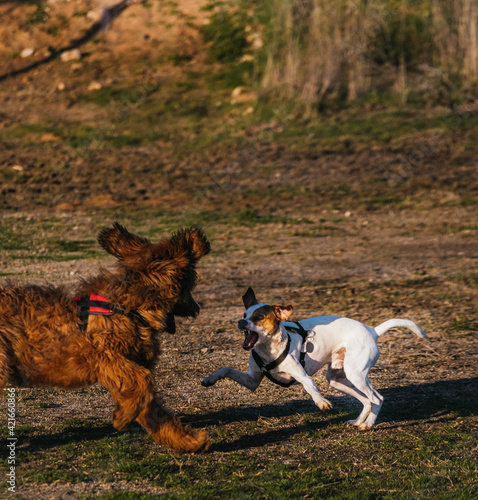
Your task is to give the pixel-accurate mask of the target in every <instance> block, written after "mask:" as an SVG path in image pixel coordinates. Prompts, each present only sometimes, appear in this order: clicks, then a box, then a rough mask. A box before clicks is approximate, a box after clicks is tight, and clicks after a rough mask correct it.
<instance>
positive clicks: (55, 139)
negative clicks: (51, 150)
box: [40, 132, 61, 142]
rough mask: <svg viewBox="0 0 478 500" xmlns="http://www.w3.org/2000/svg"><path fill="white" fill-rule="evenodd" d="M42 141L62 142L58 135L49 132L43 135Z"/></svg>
mask: <svg viewBox="0 0 478 500" xmlns="http://www.w3.org/2000/svg"><path fill="white" fill-rule="evenodd" d="M40 141H41V142H60V141H61V139H60V138H59V137H58V136H57V135H55V134H52V133H50V132H48V133H46V134H42V136H41V137H40Z"/></svg>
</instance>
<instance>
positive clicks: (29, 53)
mask: <svg viewBox="0 0 478 500" xmlns="http://www.w3.org/2000/svg"><path fill="white" fill-rule="evenodd" d="M34 52H35V49H31V48H29V49H23V50H22V51H21V52H20V57H30V56H32V55H33V54H34Z"/></svg>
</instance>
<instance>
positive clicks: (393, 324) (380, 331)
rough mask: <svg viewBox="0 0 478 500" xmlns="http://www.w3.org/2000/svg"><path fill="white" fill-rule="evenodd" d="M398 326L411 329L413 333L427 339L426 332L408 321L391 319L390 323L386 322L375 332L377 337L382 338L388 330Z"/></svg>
mask: <svg viewBox="0 0 478 500" xmlns="http://www.w3.org/2000/svg"><path fill="white" fill-rule="evenodd" d="M397 326H398V327H400V326H404V327H406V328H409V329H410V330H411V331H412V332H413V333H415V334H416V335H418V336H419V337H422V338H423V337H426V334H425V332H424V331H423V330H422V329H421V328H420V327H419V326H418V325H417V324H416V323H414V322H413V321H410V320H408V319H389V320H388V321H385V323H382V324H381V325H378V326H376V327H375V328H374V330H375V333H376V334H377V336H379V337H380V335H382V334H383V333H385V332H386V331H387V330H390V328H395V327H397Z"/></svg>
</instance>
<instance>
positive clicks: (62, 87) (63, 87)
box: [56, 82, 65, 92]
mask: <svg viewBox="0 0 478 500" xmlns="http://www.w3.org/2000/svg"><path fill="white" fill-rule="evenodd" d="M56 88H57V90H59V91H60V92H61V91H62V90H65V84H64V83H63V82H60V83H59V84H58V85H57V87H56Z"/></svg>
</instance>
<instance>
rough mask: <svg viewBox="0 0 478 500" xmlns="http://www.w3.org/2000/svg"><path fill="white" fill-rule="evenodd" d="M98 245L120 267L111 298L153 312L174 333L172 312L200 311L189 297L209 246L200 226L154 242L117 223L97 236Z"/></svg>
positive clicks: (164, 327)
mask: <svg viewBox="0 0 478 500" xmlns="http://www.w3.org/2000/svg"><path fill="white" fill-rule="evenodd" d="M98 242H99V244H100V245H101V246H102V247H103V248H104V249H105V250H106V251H107V252H108V253H110V254H111V255H113V256H115V257H116V258H117V259H118V272H117V273H116V274H115V275H114V279H113V280H112V283H111V284H110V286H109V287H108V288H109V289H110V290H109V293H110V297H109V298H110V300H116V301H117V302H118V303H119V304H120V305H121V306H123V307H125V308H128V309H140V310H142V311H146V314H148V312H151V313H153V312H155V313H156V315H158V314H159V316H161V317H162V318H163V323H164V324H163V325H162V328H163V329H165V330H166V331H168V332H170V333H174V330H175V322H174V316H192V317H196V316H197V315H198V314H199V306H198V304H197V303H196V302H195V300H194V299H193V297H192V291H193V289H194V287H195V285H196V280H197V274H196V264H197V262H198V260H199V259H200V258H201V257H203V256H204V255H206V254H208V253H209V251H210V245H209V242H208V240H207V238H206V236H205V235H204V233H203V232H202V231H201V230H200V229H196V228H186V229H181V230H179V231H177V232H176V233H175V234H173V235H172V236H171V237H170V238H168V239H161V240H159V241H158V242H157V243H152V242H151V241H149V240H148V239H146V238H142V237H140V236H136V235H134V234H131V233H130V232H129V231H128V230H127V229H126V228H125V227H124V226H122V225H120V224H118V223H115V224H114V225H113V227H112V228H110V229H105V230H103V231H101V232H100V234H99V235H98Z"/></svg>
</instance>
